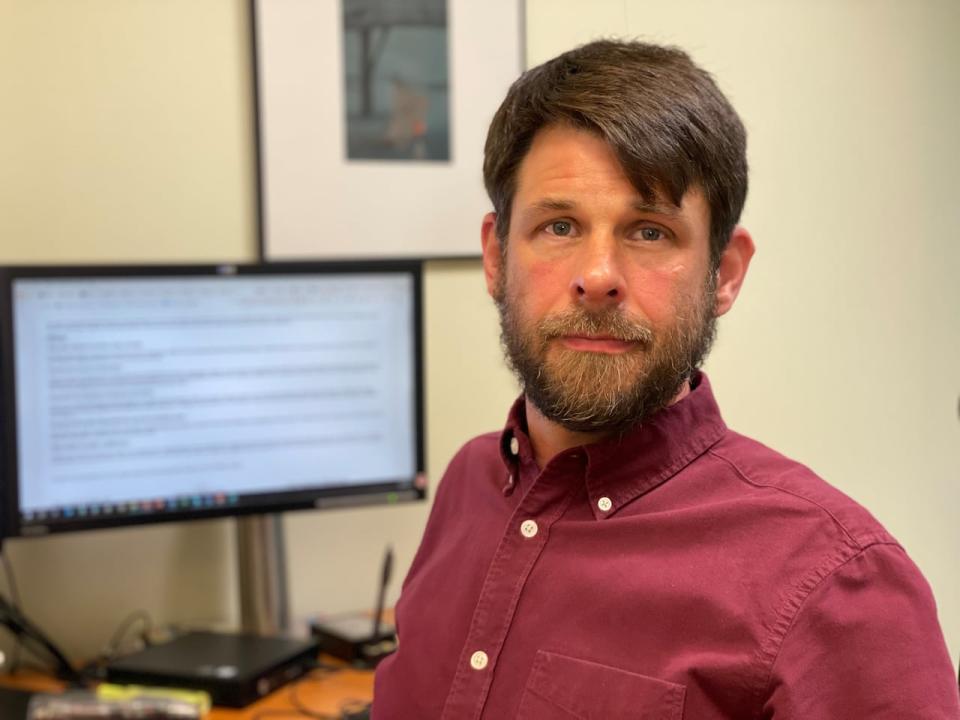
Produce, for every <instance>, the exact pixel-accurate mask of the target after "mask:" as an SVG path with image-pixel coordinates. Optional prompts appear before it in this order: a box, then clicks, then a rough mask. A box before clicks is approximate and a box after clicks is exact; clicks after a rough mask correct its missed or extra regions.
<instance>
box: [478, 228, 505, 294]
mask: <svg viewBox="0 0 960 720" xmlns="http://www.w3.org/2000/svg"><path fill="white" fill-rule="evenodd" d="M480 243H481V245H482V246H483V275H484V277H485V278H486V280H487V292H488V293H490V296H491V297H493V298H496V289H497V286H498V282H499V280H500V273H501V272H502V271H503V268H502V265H503V255H502V253H501V252H500V240H498V239H497V214H496V213H492V212H489V213H487V214H486V215H484V216H483V223H482V224H481V225H480Z"/></svg>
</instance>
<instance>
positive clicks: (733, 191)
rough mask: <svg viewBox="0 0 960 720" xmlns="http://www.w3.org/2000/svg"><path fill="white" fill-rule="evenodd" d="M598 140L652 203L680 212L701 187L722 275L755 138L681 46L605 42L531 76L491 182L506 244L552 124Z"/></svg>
mask: <svg viewBox="0 0 960 720" xmlns="http://www.w3.org/2000/svg"><path fill="white" fill-rule="evenodd" d="M558 124H559V125H562V124H565V125H569V126H572V127H576V128H582V129H584V130H587V131H589V132H593V133H595V134H596V135H598V136H599V137H601V138H602V139H603V140H605V141H606V142H607V143H609V145H610V146H611V148H612V149H613V150H614V152H615V153H616V155H617V157H618V158H619V160H620V164H621V165H622V166H623V169H624V171H625V173H626V175H627V177H628V178H629V179H630V182H631V183H632V184H633V186H634V187H635V188H636V189H637V191H638V192H639V193H640V194H641V195H642V196H643V197H644V199H645V200H647V201H651V202H652V201H654V200H655V199H656V195H657V194H658V193H663V194H664V195H666V197H667V198H669V199H670V200H671V201H672V202H673V203H674V204H675V205H677V206H679V205H680V202H681V200H682V198H683V195H684V193H686V191H687V189H688V188H690V187H693V186H699V187H700V188H701V189H702V190H703V192H704V195H705V196H706V199H707V202H708V204H709V206H710V257H711V261H712V263H713V266H714V267H716V265H717V263H718V262H719V260H720V255H721V253H722V252H723V249H724V248H725V247H726V245H727V242H728V240H729V238H730V233H731V232H732V231H733V228H734V226H735V225H736V224H737V222H738V220H739V219H740V212H741V211H742V210H743V203H744V201H745V200H746V196H747V159H746V130H745V129H744V127H743V123H742V122H741V121H740V118H739V116H738V115H737V113H736V111H735V110H734V109H733V107H732V106H731V105H730V103H729V102H728V101H727V99H726V97H724V95H723V93H721V92H720V90H719V88H718V87H717V85H716V83H714V81H713V78H712V77H710V75H709V74H708V73H707V72H706V71H704V70H702V69H701V68H699V67H698V66H697V65H695V64H694V62H693V61H692V60H691V59H690V57H689V56H688V55H687V54H686V53H685V52H683V51H682V50H680V49H678V48H673V47H662V46H659V45H651V44H648V43H642V42H626V41H616V40H598V41H595V42H591V43H589V44H587V45H583V46H581V47H578V48H576V49H574V50H571V51H569V52H566V53H564V54H562V55H559V56H558V57H556V58H554V59H553V60H550V61H548V62H546V63H544V64H543V65H539V66H538V67H535V68H533V69H531V70H528V71H527V72H525V73H524V74H523V75H521V76H520V78H519V79H517V80H516V82H514V83H513V85H512V86H511V87H510V90H509V92H508V93H507V97H506V98H505V99H504V101H503V104H501V105H500V108H499V109H498V110H497V113H496V115H494V118H493V121H492V122H491V123H490V129H489V131H488V133H487V142H486V146H485V148H484V162H483V179H484V184H485V185H486V188H487V194H488V195H489V196H490V200H491V201H492V202H493V207H494V210H495V211H496V214H497V221H496V231H497V237H498V238H499V239H500V242H501V244H503V243H505V241H506V237H507V234H508V231H509V229H510V207H511V204H512V203H513V196H514V193H515V192H516V189H517V188H516V186H517V171H518V169H519V167H520V163H521V162H522V161H523V158H524V157H525V156H526V154H527V151H528V150H529V149H530V145H531V143H532V142H533V138H534V136H535V135H536V134H537V132H538V131H539V130H541V129H543V128H545V127H547V126H550V125H558Z"/></svg>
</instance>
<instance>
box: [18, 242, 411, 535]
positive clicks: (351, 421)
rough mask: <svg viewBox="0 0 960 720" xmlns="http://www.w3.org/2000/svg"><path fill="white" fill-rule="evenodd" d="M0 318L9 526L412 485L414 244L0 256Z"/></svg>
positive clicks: (177, 514)
mask: <svg viewBox="0 0 960 720" xmlns="http://www.w3.org/2000/svg"><path fill="white" fill-rule="evenodd" d="M0 325H2V328H0V343H2V356H0V358H2V384H0V391H2V413H0V428H2V432H3V438H4V446H3V450H4V453H3V455H4V466H3V472H4V475H5V479H6V480H7V482H5V485H6V487H7V490H6V496H5V497H2V498H0V505H3V504H4V501H5V504H6V507H7V508H9V511H8V512H7V513H6V515H7V520H8V521H9V528H8V529H9V530H10V531H11V533H15V534H20V535H41V534H47V533H54V532H62V531H70V530H82V529H88V528H97V527H110V526H119V525H131V524H139V523H149V522H157V521H167V520H185V519H192V518H210V517H216V516H223V515H240V514H246V513H272V512H277V511H284V510H291V509H300V508H322V507H334V506H337V507H339V506H345V505H354V504H361V503H391V502H399V501H404V500H415V499H421V498H423V497H424V495H425V489H424V486H425V483H424V481H423V467H424V442H423V382H422V374H423V373H422V330H421V327H422V326H421V274H420V264H419V263H418V262H416V261H363V262H323V263H277V264H274V263H270V264H258V265H221V266H213V265H203V266H201V265H192V266H152V265H140V266H122V267H121V266H107V267H82V266H81V267H77V266H71V267H66V266H60V267H49V266H47V267H8V268H2V269H0ZM0 523H2V518H0ZM0 527H2V524H0Z"/></svg>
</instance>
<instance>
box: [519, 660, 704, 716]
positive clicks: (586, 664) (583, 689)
mask: <svg viewBox="0 0 960 720" xmlns="http://www.w3.org/2000/svg"><path fill="white" fill-rule="evenodd" d="M685 694H686V688H685V687H684V686H683V685H677V684H676V683H672V682H667V681H665V680H658V679H656V678H652V677H647V676H646V675H638V674H637V673H633V672H629V671H627V670H621V669H620V668H615V667H610V666H609V665H601V664H600V663H595V662H591V661H589V660H578V659H577V658H572V657H566V656H564V655H557V654H556V653H551V652H546V651H545V650H540V651H538V652H537V656H536V659H535V660H534V662H533V669H532V670H531V671H530V677H529V678H528V679H527V686H526V687H525V688H524V690H523V696H522V697H521V698H520V709H519V710H518V712H517V720H574V719H575V720H618V719H619V718H629V719H630V720H680V718H682V717H683V699H684V695H685Z"/></svg>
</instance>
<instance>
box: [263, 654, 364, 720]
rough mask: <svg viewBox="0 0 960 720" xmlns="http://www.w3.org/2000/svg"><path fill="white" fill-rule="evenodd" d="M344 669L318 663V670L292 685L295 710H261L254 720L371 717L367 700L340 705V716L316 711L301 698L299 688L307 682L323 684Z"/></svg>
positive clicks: (346, 702) (350, 719) (350, 700)
mask: <svg viewBox="0 0 960 720" xmlns="http://www.w3.org/2000/svg"><path fill="white" fill-rule="evenodd" d="M342 669H344V668H339V667H335V666H330V665H326V664H324V663H318V667H317V669H316V670H313V671H311V672H310V673H309V674H308V675H305V676H304V677H302V678H300V679H299V680H297V681H296V682H294V683H293V684H292V685H290V688H289V691H290V704H291V705H293V708H291V709H289V710H286V709H280V708H269V709H266V710H261V711H260V712H258V713H257V714H256V715H254V716H253V718H252V720H262V719H263V718H268V717H287V718H291V717H293V718H304V717H306V718H311V720H354V719H356V720H362V719H363V718H366V717H369V715H368V714H367V712H368V710H369V707H370V703H369V702H367V701H366V700H359V699H356V698H348V699H346V700H344V701H343V702H341V703H340V709H339V712H338V714H336V715H331V714H330V713H326V712H321V711H320V710H315V709H313V708H310V707H308V706H307V705H306V703H304V702H303V700H302V699H301V698H300V694H299V690H298V688H299V687H300V686H301V685H303V684H304V683H306V682H323V681H324V680H326V679H327V678H329V677H330V676H331V675H336V674H337V673H338V672H340V671H341V670H342Z"/></svg>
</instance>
